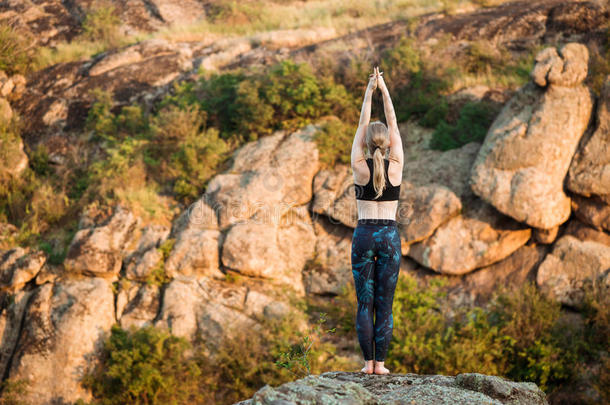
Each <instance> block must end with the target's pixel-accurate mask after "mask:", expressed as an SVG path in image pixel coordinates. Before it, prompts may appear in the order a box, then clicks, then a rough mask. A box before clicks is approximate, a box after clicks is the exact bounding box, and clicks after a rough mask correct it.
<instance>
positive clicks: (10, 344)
mask: <svg viewBox="0 0 610 405" xmlns="http://www.w3.org/2000/svg"><path fill="white" fill-rule="evenodd" d="M33 293H34V290H20V291H17V292H15V293H14V294H13V293H7V292H4V293H0V300H1V308H2V309H1V310H0V336H2V338H1V340H0V373H2V375H6V371H7V367H9V366H10V364H11V359H12V358H13V351H14V350H15V346H16V345H17V343H18V342H19V336H20V333H21V325H22V321H23V316H24V314H25V310H26V307H27V305H28V302H29V299H30V297H31V296H32V294H33Z"/></svg>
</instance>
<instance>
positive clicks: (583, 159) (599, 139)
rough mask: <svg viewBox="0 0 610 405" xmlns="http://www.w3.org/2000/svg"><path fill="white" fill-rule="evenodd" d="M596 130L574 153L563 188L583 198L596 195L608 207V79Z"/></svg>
mask: <svg viewBox="0 0 610 405" xmlns="http://www.w3.org/2000/svg"><path fill="white" fill-rule="evenodd" d="M596 122H597V129H596V130H595V132H594V133H593V134H592V135H591V137H590V138H589V139H588V140H587V141H586V143H584V145H583V147H582V148H581V149H580V150H579V151H578V152H577V153H576V156H574V160H573V161H572V164H571V166H570V172H569V175H568V181H567V186H568V188H569V189H570V190H571V191H573V192H575V193H578V194H581V195H583V196H585V197H590V196H592V195H597V196H600V197H602V198H603V199H604V200H605V202H606V204H608V205H610V76H609V77H608V78H607V79H606V83H605V85H604V87H603V89H602V91H601V94H600V97H599V100H598V105H597V118H596Z"/></svg>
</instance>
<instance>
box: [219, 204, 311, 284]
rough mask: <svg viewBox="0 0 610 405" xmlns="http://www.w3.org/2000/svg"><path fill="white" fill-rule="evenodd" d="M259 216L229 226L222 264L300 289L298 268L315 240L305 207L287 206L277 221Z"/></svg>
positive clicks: (303, 264) (306, 259) (305, 258)
mask: <svg viewBox="0 0 610 405" xmlns="http://www.w3.org/2000/svg"><path fill="white" fill-rule="evenodd" d="M259 218H260V217H256V218H254V219H251V220H248V221H246V222H241V223H238V224H235V225H233V226H232V227H231V229H229V232H228V233H227V236H226V239H225V241H224V243H223V245H222V263H223V265H224V266H226V267H227V268H229V269H232V270H235V271H238V272H240V273H242V274H245V275H248V276H253V277H264V278H270V279H272V280H275V281H280V282H283V283H285V284H288V285H291V286H293V287H294V288H295V289H296V290H297V291H298V292H300V293H303V292H304V286H303V282H302V274H301V272H302V270H303V267H304V266H305V263H306V262H307V261H308V260H309V259H311V258H312V257H313V254H314V249H315V243H316V235H315V233H314V229H313V225H312V222H311V218H310V217H309V214H308V212H307V209H306V208H305V207H299V208H294V209H291V210H290V211H288V212H286V213H285V214H284V215H283V216H282V217H281V218H280V219H279V221H278V222H277V223H273V222H271V223H269V222H267V221H268V220H267V219H265V218H263V219H259Z"/></svg>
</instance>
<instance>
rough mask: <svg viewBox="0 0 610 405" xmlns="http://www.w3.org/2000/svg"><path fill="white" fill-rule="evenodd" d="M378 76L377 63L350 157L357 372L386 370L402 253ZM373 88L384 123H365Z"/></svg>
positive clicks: (393, 149) (391, 140)
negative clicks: (361, 364) (355, 218)
mask: <svg viewBox="0 0 610 405" xmlns="http://www.w3.org/2000/svg"><path fill="white" fill-rule="evenodd" d="M382 75H383V72H380V71H379V68H377V67H376V68H375V69H374V71H373V74H371V75H370V79H369V83H368V86H367V88H366V92H365V94H364V102H363V103H362V110H361V113H360V123H359V125H358V129H357V130H356V135H355V136H354V142H353V144H352V157H351V160H352V170H353V173H354V186H355V191H356V203H357V207H358V225H357V226H356V229H355V230H354V235H353V239H352V274H353V276H354V283H355V287H356V296H357V301H358V311H357V314H356V332H357V334H358V341H359V343H360V348H361V349H362V354H363V355H364V361H365V365H364V367H363V368H362V370H361V371H362V372H364V373H367V374H372V373H375V374H388V373H389V372H390V371H389V370H388V369H387V368H385V367H384V361H385V356H386V354H387V350H388V345H389V343H390V340H391V339H392V330H393V326H394V320H393V317H392V302H393V300H394V291H395V289H396V282H397V281H398V271H399V265H400V254H401V252H400V236H399V234H398V228H397V225H396V209H397V207H398V195H399V194H400V183H401V181H402V166H403V150H402V141H401V139H400V132H399V131H398V125H397V123H396V114H395V113H394V106H393V105H392V100H391V99H390V93H389V92H388V89H387V87H386V85H385V82H384V80H383V76H382ZM377 88H379V90H380V91H381V93H382V95H383V108H384V112H385V117H386V122H387V123H388V126H387V127H386V126H385V124H383V123H382V122H379V121H375V122H369V121H370V117H371V98H372V94H373V92H374V91H375V90H376V89H377ZM365 149H366V150H367V151H368V154H369V155H370V157H369V158H367V157H366V155H365ZM386 156H387V158H386ZM373 314H374V315H375V319H373ZM373 357H374V358H373Z"/></svg>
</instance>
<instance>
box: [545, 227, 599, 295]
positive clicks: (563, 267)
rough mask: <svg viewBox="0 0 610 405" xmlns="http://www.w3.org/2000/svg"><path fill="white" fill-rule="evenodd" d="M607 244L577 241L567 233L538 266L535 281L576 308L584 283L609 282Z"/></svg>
mask: <svg viewBox="0 0 610 405" xmlns="http://www.w3.org/2000/svg"><path fill="white" fill-rule="evenodd" d="M609 272H610V247H609V246H606V245H604V244H601V243H598V242H593V241H580V240H578V239H576V238H575V237H573V236H570V235H566V236H563V237H562V238H561V239H559V240H558V241H557V243H555V246H554V247H553V251H552V252H551V253H550V254H548V255H547V256H546V258H545V260H544V262H542V264H541V265H540V267H539V268H538V274H537V276H536V283H537V284H538V286H539V287H540V289H541V290H542V291H543V292H544V293H546V294H548V295H549V296H551V297H552V298H555V299H556V300H558V301H559V302H561V303H563V304H566V305H570V306H573V307H579V306H580V305H581V304H582V300H583V298H584V297H583V294H584V291H583V286H584V284H585V283H591V282H597V281H600V280H602V282H604V281H603V280H604V278H605V282H606V283H609V282H610V279H609V278H608V277H607V275H608V273H609Z"/></svg>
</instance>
